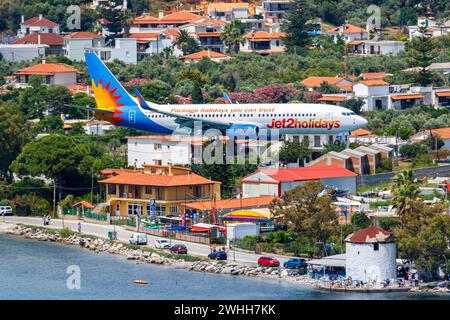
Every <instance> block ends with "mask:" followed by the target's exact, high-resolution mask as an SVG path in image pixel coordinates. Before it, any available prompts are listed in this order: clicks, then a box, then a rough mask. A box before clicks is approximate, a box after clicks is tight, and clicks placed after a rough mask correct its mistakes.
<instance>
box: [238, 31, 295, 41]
mask: <svg viewBox="0 0 450 320" xmlns="http://www.w3.org/2000/svg"><path fill="white" fill-rule="evenodd" d="M284 37H286V34H285V33H284V32H274V33H269V32H266V31H255V32H250V33H248V34H246V35H245V36H244V38H245V39H249V40H251V41H268V40H272V39H280V38H284Z"/></svg>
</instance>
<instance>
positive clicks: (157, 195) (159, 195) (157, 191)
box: [156, 188, 163, 200]
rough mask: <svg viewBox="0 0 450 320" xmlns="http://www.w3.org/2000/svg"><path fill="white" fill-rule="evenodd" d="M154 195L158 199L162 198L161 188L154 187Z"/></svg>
mask: <svg viewBox="0 0 450 320" xmlns="http://www.w3.org/2000/svg"><path fill="white" fill-rule="evenodd" d="M156 197H157V199H158V200H162V198H163V188H157V189H156Z"/></svg>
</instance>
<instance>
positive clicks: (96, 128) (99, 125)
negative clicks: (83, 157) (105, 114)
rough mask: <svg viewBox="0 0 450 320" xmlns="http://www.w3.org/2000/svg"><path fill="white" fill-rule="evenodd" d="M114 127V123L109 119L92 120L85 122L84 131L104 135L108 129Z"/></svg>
mask: <svg viewBox="0 0 450 320" xmlns="http://www.w3.org/2000/svg"><path fill="white" fill-rule="evenodd" d="M113 128H114V125H113V124H112V123H110V122H108V121H101V120H91V121H88V122H86V123H85V124H84V131H85V132H86V133H87V134H89V135H97V136H102V135H104V134H105V132H106V131H108V130H111V129H113Z"/></svg>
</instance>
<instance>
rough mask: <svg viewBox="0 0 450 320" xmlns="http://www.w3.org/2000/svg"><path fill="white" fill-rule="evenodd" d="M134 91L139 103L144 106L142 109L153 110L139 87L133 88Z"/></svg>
mask: <svg viewBox="0 0 450 320" xmlns="http://www.w3.org/2000/svg"><path fill="white" fill-rule="evenodd" d="M133 92H134V94H135V95H136V96H137V99H138V101H139V105H140V106H141V107H142V109H144V110H147V111H151V108H150V106H149V105H148V104H147V101H145V99H144V97H142V94H141V93H140V92H139V90H138V89H137V88H133Z"/></svg>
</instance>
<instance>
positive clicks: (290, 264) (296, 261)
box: [283, 258, 308, 269]
mask: <svg viewBox="0 0 450 320" xmlns="http://www.w3.org/2000/svg"><path fill="white" fill-rule="evenodd" d="M307 266H308V264H307V263H306V260H305V259H301V258H291V259H289V260H288V261H286V262H285V263H283V267H285V268H286V269H300V268H306V267H307Z"/></svg>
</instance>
